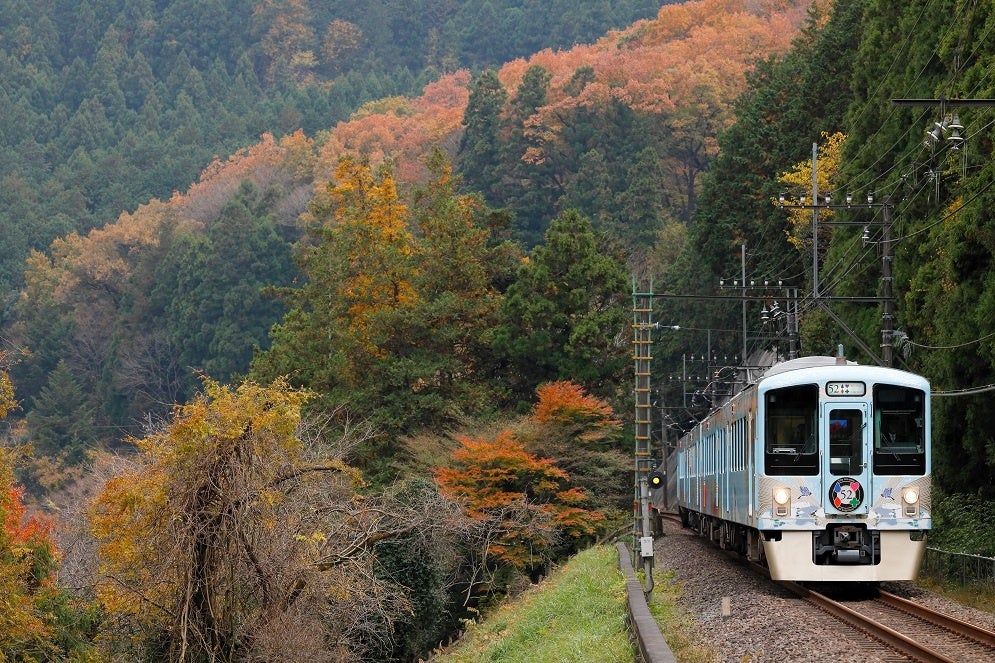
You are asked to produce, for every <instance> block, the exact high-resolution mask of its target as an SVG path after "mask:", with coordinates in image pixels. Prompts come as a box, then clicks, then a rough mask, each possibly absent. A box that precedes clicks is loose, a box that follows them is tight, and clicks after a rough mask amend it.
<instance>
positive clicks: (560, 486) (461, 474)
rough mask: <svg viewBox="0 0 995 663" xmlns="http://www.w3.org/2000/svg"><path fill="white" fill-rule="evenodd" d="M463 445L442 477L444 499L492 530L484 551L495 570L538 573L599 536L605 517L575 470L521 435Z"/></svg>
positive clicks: (463, 441) (462, 440)
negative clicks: (528, 446) (590, 504)
mask: <svg viewBox="0 0 995 663" xmlns="http://www.w3.org/2000/svg"><path fill="white" fill-rule="evenodd" d="M459 441H460V446H459V448H457V449H456V450H455V451H454V452H453V456H452V466H451V467H445V468H440V469H437V470H436V473H435V477H436V481H438V483H439V486H440V489H441V491H442V493H443V495H446V496H447V497H449V498H451V499H454V500H457V501H459V502H462V503H463V504H464V507H465V509H466V511H467V513H468V515H469V516H470V517H471V518H474V519H475V520H477V521H481V522H486V523H488V524H489V525H490V527H488V528H485V529H487V530H488V531H489V532H490V535H489V536H488V537H486V538H485V541H484V545H485V547H484V550H483V551H482V555H483V556H484V561H485V563H486V564H487V565H488V566H495V565H501V564H504V565H510V566H513V567H515V568H518V569H521V570H526V571H530V572H535V571H537V570H540V569H542V568H543V567H544V566H545V565H546V564H548V563H549V562H550V561H551V560H552V559H554V558H556V557H557V556H558V555H561V554H564V553H566V552H569V551H570V550H575V549H576V547H577V546H578V545H580V543H581V542H583V541H585V540H588V539H589V538H590V537H591V536H593V535H594V534H596V532H597V529H598V524H599V523H600V522H601V520H602V519H603V516H602V514H600V513H598V512H595V511H590V510H588V509H586V508H585V506H584V505H585V504H586V497H585V495H584V493H583V491H581V490H580V489H578V488H577V487H575V486H573V485H571V483H570V477H569V476H568V475H567V473H566V472H564V471H563V470H561V469H559V468H558V467H556V466H555V465H554V464H553V462H552V461H550V460H547V459H543V458H537V457H536V456H533V455H532V454H530V453H528V452H526V451H525V448H524V447H523V446H522V443H521V442H520V441H519V440H518V439H517V438H516V437H515V435H514V434H513V433H511V432H510V431H503V432H501V433H500V434H499V435H498V436H497V437H496V438H495V439H494V440H482V439H473V438H469V437H462V438H460V440H459Z"/></svg>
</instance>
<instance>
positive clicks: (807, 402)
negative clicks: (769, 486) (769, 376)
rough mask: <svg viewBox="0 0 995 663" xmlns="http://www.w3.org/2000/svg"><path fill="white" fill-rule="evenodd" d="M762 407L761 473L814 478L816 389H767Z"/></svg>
mask: <svg viewBox="0 0 995 663" xmlns="http://www.w3.org/2000/svg"><path fill="white" fill-rule="evenodd" d="M764 405H765V410H766V415H765V418H764V429H765V433H764V471H765V472H766V473H767V474H772V475H781V476H783V475H790V474H796V475H814V474H818V472H819V453H818V452H819V448H818V445H817V444H816V431H817V428H816V422H817V420H818V419H817V415H818V411H819V409H818V408H819V388H818V387H817V386H816V385H814V384H805V385H800V386H796V387H785V388H783V389H771V390H770V391H768V392H767V394H766V396H765V397H764Z"/></svg>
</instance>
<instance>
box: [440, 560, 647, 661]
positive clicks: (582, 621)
mask: <svg viewBox="0 0 995 663" xmlns="http://www.w3.org/2000/svg"><path fill="white" fill-rule="evenodd" d="M627 612H628V609H627V607H626V594H625V579H624V577H623V576H622V572H621V571H620V570H619V568H618V554H617V552H616V550H615V548H614V547H613V546H597V547H594V548H591V549H589V550H586V551H584V552H582V553H579V554H578V555H576V556H575V557H574V558H573V559H571V560H570V561H569V562H568V563H567V564H566V565H565V566H563V567H561V568H559V569H557V570H556V571H554V572H553V573H551V574H550V575H549V577H548V578H546V579H545V580H543V581H542V582H541V583H539V584H538V585H535V586H533V587H531V588H530V589H529V590H527V591H526V592H525V593H524V594H522V595H521V596H519V597H516V598H515V599H514V600H510V601H507V602H505V603H504V604H503V605H501V606H500V607H499V608H497V609H495V610H494V611H493V612H492V613H490V614H488V615H486V616H485V617H484V618H483V619H481V621H479V622H475V623H473V624H470V625H469V626H468V627H467V630H466V634H465V635H464V636H463V638H462V639H461V640H460V642H459V643H458V645H456V646H455V647H454V648H453V650H452V651H449V652H446V653H443V654H439V655H438V656H436V657H434V658H432V663H476V662H480V661H514V662H516V663H517V662H520V661H529V663H571V662H574V661H576V662H577V663H588V662H590V661H598V662H599V663H602V662H604V663H612V662H621V663H630V662H631V661H634V660H635V653H634V651H633V648H632V645H631V644H630V641H629V629H628V625H627V623H626V615H627Z"/></svg>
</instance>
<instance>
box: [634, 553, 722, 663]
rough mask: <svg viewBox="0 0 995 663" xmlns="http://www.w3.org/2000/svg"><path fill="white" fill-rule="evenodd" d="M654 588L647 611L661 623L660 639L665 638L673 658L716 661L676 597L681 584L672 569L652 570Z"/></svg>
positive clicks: (703, 662) (685, 662)
mask: <svg viewBox="0 0 995 663" xmlns="http://www.w3.org/2000/svg"><path fill="white" fill-rule="evenodd" d="M653 578H654V583H655V585H654V587H653V593H652V595H651V598H650V602H649V608H650V614H652V615H653V618H654V619H655V620H656V623H657V624H659V625H660V632H661V633H662V634H663V639H664V640H666V641H667V645H668V646H669V647H670V651H672V652H673V653H674V658H676V659H677V660H678V661H681V663H711V662H712V661H715V660H718V655H717V654H716V652H715V651H714V650H713V649H712V648H711V647H709V645H708V644H707V643H706V642H705V641H704V640H703V639H702V637H701V634H700V633H698V632H697V631H696V630H695V626H694V618H693V617H692V616H691V615H690V614H688V612H687V611H686V610H684V609H683V608H682V607H681V606H680V604H679V603H678V602H677V600H678V599H679V598H680V595H681V585H680V584H679V583H678V582H677V580H676V579H675V574H674V572H673V571H669V572H668V571H663V570H662V569H657V570H656V571H654V573H653Z"/></svg>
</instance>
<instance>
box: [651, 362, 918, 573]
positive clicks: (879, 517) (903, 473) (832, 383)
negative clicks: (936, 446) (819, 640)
mask: <svg viewBox="0 0 995 663" xmlns="http://www.w3.org/2000/svg"><path fill="white" fill-rule="evenodd" d="M841 354H842V353H841ZM930 448H931V421H930V386H929V382H928V381H927V380H926V379H925V378H923V377H922V376H919V375H916V374H914V373H910V372H907V371H903V370H900V369H895V368H886V367H881V366H868V365H860V364H857V363H855V362H852V361H848V360H847V359H845V358H843V357H842V356H839V357H826V356H813V357H803V358H799V359H792V360H789V361H785V362H782V363H779V364H775V365H774V366H772V367H771V368H769V369H768V370H767V371H766V372H765V373H764V374H763V375H762V376H761V377H760V378H759V379H757V380H756V381H755V382H753V383H752V384H749V385H748V386H746V387H745V388H744V389H743V390H742V391H740V392H739V393H737V394H736V395H735V396H733V397H731V398H729V399H728V400H726V401H725V402H724V403H722V404H721V405H720V406H718V407H716V408H714V409H713V410H712V411H711V412H710V413H709V414H708V416H707V417H705V418H704V419H703V420H701V421H700V422H698V423H697V424H696V425H695V426H694V428H693V429H692V430H690V431H689V432H687V433H686V434H684V435H683V437H681V439H680V440H679V441H678V443H677V446H676V448H673V449H672V450H671V451H670V453H668V454H666V456H665V460H664V462H662V463H661V464H660V465H659V466H658V468H657V469H656V470H655V471H654V473H655V474H656V475H657V479H656V481H654V482H653V483H654V484H660V485H662V486H663V488H662V489H661V490H654V491H653V495H652V507H653V508H654V509H656V510H657V512H658V515H659V513H660V512H663V511H670V512H673V511H674V510H675V509H676V510H677V512H678V513H679V514H680V518H681V522H682V524H683V525H684V526H685V527H689V528H691V529H693V530H695V531H697V532H698V533H699V534H702V535H705V536H707V537H709V538H711V539H712V540H713V541H714V542H715V543H716V544H718V545H719V546H720V547H722V548H727V549H731V550H735V551H738V552H739V553H741V554H743V555H745V556H746V557H747V558H749V559H750V560H752V561H756V562H760V563H764V564H765V565H766V566H767V567H768V569H769V571H770V574H771V577H772V578H773V579H775V580H792V581H798V582H856V583H877V582H882V581H893V580H911V579H914V578H915V577H916V576H917V574H918V571H919V567H920V564H921V561H922V557H923V554H924V553H925V548H926V536H927V534H928V532H929V530H930V527H931V503H930V476H931V454H930Z"/></svg>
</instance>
